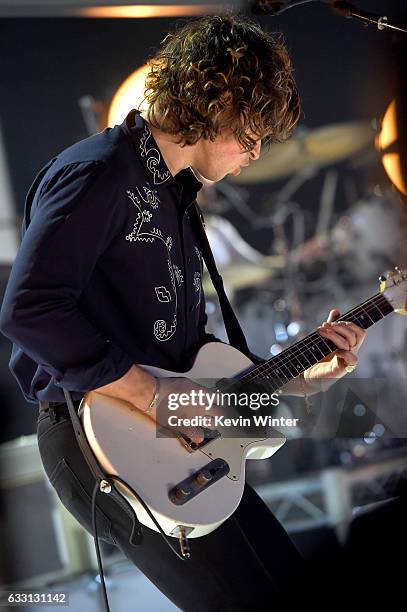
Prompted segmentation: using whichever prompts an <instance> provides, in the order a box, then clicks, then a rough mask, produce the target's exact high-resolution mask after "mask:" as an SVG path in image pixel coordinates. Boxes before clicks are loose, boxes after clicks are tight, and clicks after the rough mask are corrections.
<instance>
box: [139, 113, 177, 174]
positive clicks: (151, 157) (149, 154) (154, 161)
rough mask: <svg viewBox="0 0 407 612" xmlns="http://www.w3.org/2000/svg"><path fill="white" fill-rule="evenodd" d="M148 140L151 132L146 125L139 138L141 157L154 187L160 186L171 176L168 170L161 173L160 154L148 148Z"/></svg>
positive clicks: (153, 148) (156, 150)
mask: <svg viewBox="0 0 407 612" xmlns="http://www.w3.org/2000/svg"><path fill="white" fill-rule="evenodd" d="M150 138H151V130H150V128H149V127H148V126H147V125H145V126H144V132H143V135H142V137H141V138H140V152H141V157H145V158H146V165H147V168H148V169H149V171H150V172H151V174H152V175H153V182H154V185H162V184H163V183H165V182H166V181H168V179H169V178H170V177H171V174H170V171H169V170H166V171H165V172H161V170H160V164H161V153H160V152H159V151H158V149H156V148H155V147H153V146H151V148H148V147H149V146H150V145H149V144H148V141H149V139H150ZM150 144H151V143H150Z"/></svg>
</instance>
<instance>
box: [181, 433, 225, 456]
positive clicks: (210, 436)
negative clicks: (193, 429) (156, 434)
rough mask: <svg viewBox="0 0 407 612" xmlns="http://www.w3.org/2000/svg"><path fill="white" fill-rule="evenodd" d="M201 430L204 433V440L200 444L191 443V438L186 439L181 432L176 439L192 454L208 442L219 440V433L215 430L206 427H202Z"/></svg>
mask: <svg viewBox="0 0 407 612" xmlns="http://www.w3.org/2000/svg"><path fill="white" fill-rule="evenodd" d="M202 429H203V433H204V439H203V440H202V442H198V443H196V442H192V440H191V438H188V436H186V435H185V434H183V433H181V432H179V433H178V439H179V440H180V442H181V444H182V445H183V446H184V447H185V448H186V449H187V451H188V452H190V453H194V452H195V451H197V450H199V449H201V448H202V447H203V446H206V445H207V444H209V442H212V441H213V440H216V438H220V435H221V434H220V431H218V430H217V429H208V428H206V427H202Z"/></svg>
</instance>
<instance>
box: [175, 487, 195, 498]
mask: <svg viewBox="0 0 407 612" xmlns="http://www.w3.org/2000/svg"><path fill="white" fill-rule="evenodd" d="M174 493H175V497H176V498H177V499H186V498H187V497H188V495H190V494H191V491H190V490H189V489H186V488H184V489H182V488H181V487H177V488H176V489H175V491H174Z"/></svg>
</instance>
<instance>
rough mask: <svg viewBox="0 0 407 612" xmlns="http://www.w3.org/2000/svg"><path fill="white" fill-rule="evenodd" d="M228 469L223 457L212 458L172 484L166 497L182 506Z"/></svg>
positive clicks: (224, 474) (227, 471) (222, 475)
mask: <svg viewBox="0 0 407 612" xmlns="http://www.w3.org/2000/svg"><path fill="white" fill-rule="evenodd" d="M229 470H230V468H229V465H228V463H227V462H226V461H225V460H224V459H220V458H217V459H214V460H213V461H211V462H210V463H207V464H206V465H204V466H203V467H202V468H200V469H199V470H198V471H197V472H195V473H194V474H191V476H188V478H185V479H184V480H182V481H181V482H179V483H178V484H176V485H175V486H173V487H172V488H171V489H170V490H169V492H168V497H169V498H170V500H171V501H172V502H173V503H174V504H176V505H177V506H182V505H183V504H185V503H186V502H188V501H189V500H190V499H193V498H194V497H196V495H198V494H199V493H202V491H205V490H206V489H207V488H208V487H210V486H211V485H212V484H213V483H214V482H217V481H218V480H220V478H223V477H224V476H226V475H227V474H229Z"/></svg>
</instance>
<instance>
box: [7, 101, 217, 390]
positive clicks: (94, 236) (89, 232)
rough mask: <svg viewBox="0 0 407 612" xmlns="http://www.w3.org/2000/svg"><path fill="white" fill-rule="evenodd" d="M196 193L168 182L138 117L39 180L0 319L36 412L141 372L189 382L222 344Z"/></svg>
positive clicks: (74, 149)
mask: <svg viewBox="0 0 407 612" xmlns="http://www.w3.org/2000/svg"><path fill="white" fill-rule="evenodd" d="M200 187H201V183H200V182H199V181H197V180H196V178H195V176H194V175H193V173H192V171H191V170H190V169H188V170H183V171H182V172H180V173H179V174H177V175H176V176H175V177H173V176H172V175H171V173H170V172H169V170H168V168H167V166H166V164H165V162H164V160H163V159H162V157H161V154H160V151H159V149H158V146H157V144H156V143H155V141H154V139H153V137H152V134H151V131H150V129H149V127H148V125H147V124H146V122H145V121H144V119H143V118H142V117H140V115H139V114H138V113H137V112H136V111H131V112H130V113H129V115H128V116H127V117H126V119H125V121H124V122H123V123H122V124H121V125H117V126H115V127H114V128H111V129H109V128H108V129H105V130H104V131H103V132H101V133H98V134H96V135H94V136H91V137H89V138H86V139H85V140H82V141H80V142H78V143H76V144H74V145H73V146H71V147H69V148H68V149H66V150H65V151H63V152H62V153H60V154H59V155H58V156H57V157H56V158H54V159H53V160H51V161H50V162H49V163H48V164H47V166H45V167H44V168H43V169H42V170H41V172H40V173H39V175H38V176H37V178H36V180H35V181H34V184H33V185H32V187H31V189H30V191H29V193H28V195H27V204H26V206H28V208H29V207H30V206H31V213H30V217H29V224H28V227H27V229H26V231H24V232H23V239H22V243H21V246H20V249H19V252H18V254H17V257H16V260H15V262H14V265H13V268H12V271H11V275H10V278H9V282H8V285H7V290H6V293H5V297H4V301H3V305H2V310H1V319H0V329H1V331H2V332H3V333H4V334H5V335H6V336H7V337H8V338H10V339H11V340H12V342H13V350H12V356H11V361H10V368H11V370H12V372H13V374H14V376H15V377H16V379H17V381H18V383H19V384H20V386H21V389H22V391H23V393H24V396H25V398H26V399H27V400H28V401H38V400H49V401H64V395H63V391H62V387H66V388H68V389H69V390H71V391H72V392H73V397H74V399H79V398H80V397H82V395H83V393H84V392H86V391H88V390H90V389H94V388H97V387H100V386H102V385H105V384H108V383H109V382H112V381H113V380H116V379H118V378H120V377H121V376H122V375H123V374H125V372H126V371H127V370H128V369H129V368H130V367H131V365H132V364H133V363H135V364H137V363H139V364H146V365H155V366H157V367H161V368H166V369H170V370H177V371H180V372H182V371H186V370H187V369H189V368H190V367H191V364H192V358H193V356H194V354H195V352H196V351H197V350H198V348H199V347H200V346H202V344H204V343H205V342H207V341H208V340H213V339H215V338H214V337H213V336H210V335H209V334H206V333H205V322H206V315H205V306H204V297H203V293H202V283H201V276H202V260H201V253H200V251H199V249H198V248H197V245H196V240H195V236H194V232H193V228H192V225H191V220H190V216H189V207H190V206H191V205H192V203H193V202H194V201H195V198H196V194H197V191H198V190H199V189H200Z"/></svg>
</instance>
